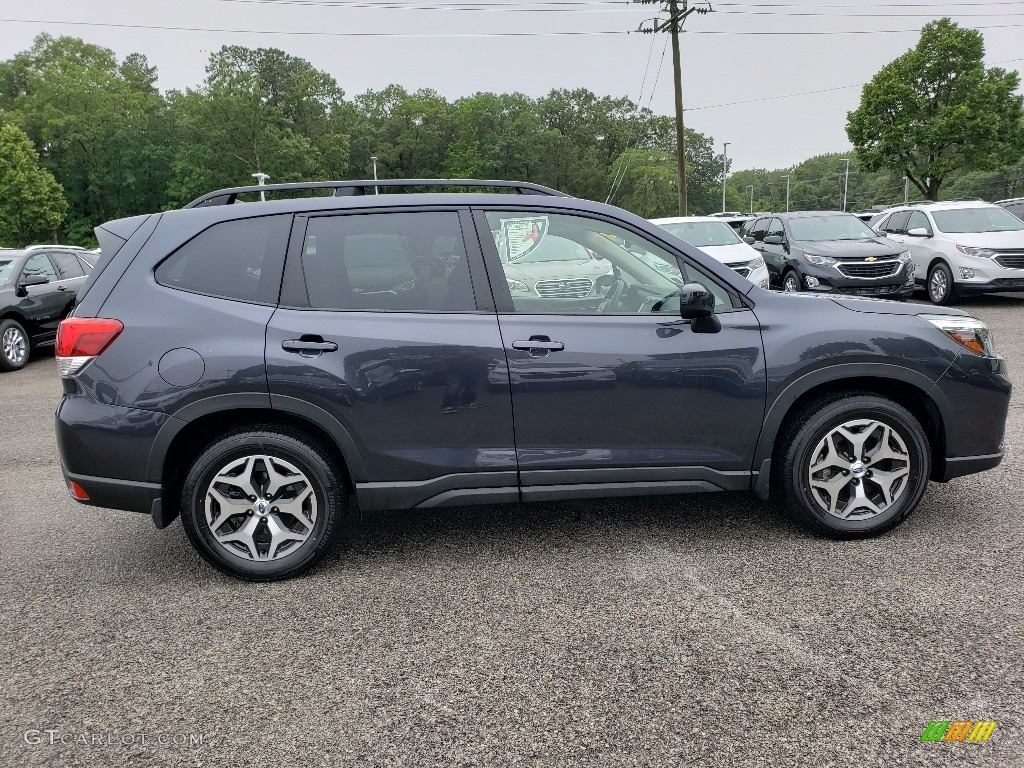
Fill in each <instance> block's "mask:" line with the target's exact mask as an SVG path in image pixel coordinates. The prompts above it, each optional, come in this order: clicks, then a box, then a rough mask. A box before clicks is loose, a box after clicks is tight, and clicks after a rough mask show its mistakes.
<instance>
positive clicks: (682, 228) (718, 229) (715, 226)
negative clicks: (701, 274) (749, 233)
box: [651, 216, 768, 290]
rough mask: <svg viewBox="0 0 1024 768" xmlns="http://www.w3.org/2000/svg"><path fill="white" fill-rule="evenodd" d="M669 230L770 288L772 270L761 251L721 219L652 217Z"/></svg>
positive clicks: (753, 280) (757, 282) (653, 222)
mask: <svg viewBox="0 0 1024 768" xmlns="http://www.w3.org/2000/svg"><path fill="white" fill-rule="evenodd" d="M651 223H652V224H657V225H658V226H659V227H661V228H662V229H664V230H665V231H666V232H668V233H670V234H673V235H675V236H676V237H678V238H679V239H680V240H682V241H684V242H687V243H689V244H690V245H692V246H694V247H695V248H700V249H701V250H702V251H704V253H706V254H707V255H708V256H711V257H712V258H715V259H718V260H719V261H720V262H722V263H723V264H725V265H726V266H727V267H729V269H731V270H733V271H734V272H736V273H737V274H738V275H741V276H742V277H745V278H747V279H748V280H749V281H750V282H752V283H753V284H754V285H757V286H760V287H761V288H764V289H765V290H767V289H768V269H767V268H766V267H765V265H764V259H763V258H761V254H759V253H758V252H757V251H755V250H754V249H753V248H751V247H750V245H749V244H748V243H747V242H746V241H744V240H742V239H741V238H740V236H739V235H738V234H736V231H735V230H734V229H733V228H732V227H731V226H729V224H728V223H727V222H725V221H723V220H722V219H721V218H716V217H713V216H676V217H673V218H667V219H651Z"/></svg>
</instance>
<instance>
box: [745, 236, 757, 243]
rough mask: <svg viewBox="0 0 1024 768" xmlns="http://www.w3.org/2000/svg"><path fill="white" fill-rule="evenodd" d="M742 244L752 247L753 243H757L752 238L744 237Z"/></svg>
mask: <svg viewBox="0 0 1024 768" xmlns="http://www.w3.org/2000/svg"><path fill="white" fill-rule="evenodd" d="M743 242H744V243H746V244H747V245H753V244H754V243H756V242H757V240H755V239H754V238H752V237H751V236H750V235H744V236H743Z"/></svg>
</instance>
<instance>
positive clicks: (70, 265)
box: [50, 251, 85, 280]
mask: <svg viewBox="0 0 1024 768" xmlns="http://www.w3.org/2000/svg"><path fill="white" fill-rule="evenodd" d="M50 258H51V259H52V260H53V262H54V263H55V264H56V265H57V274H59V275H60V279H61V280H70V279H71V278H73V277H83V276H84V275H85V270H83V269H82V265H81V264H80V263H79V261H78V257H77V256H75V254H73V253H68V252H67V251H58V252H55V253H51V254H50Z"/></svg>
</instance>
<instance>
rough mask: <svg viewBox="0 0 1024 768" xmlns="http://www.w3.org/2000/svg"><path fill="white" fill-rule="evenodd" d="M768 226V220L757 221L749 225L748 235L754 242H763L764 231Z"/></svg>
mask: <svg viewBox="0 0 1024 768" xmlns="http://www.w3.org/2000/svg"><path fill="white" fill-rule="evenodd" d="M767 225H768V219H758V220H757V221H755V222H754V223H753V224H751V225H750V232H749V233H748V234H749V235H750V236H751V237H752V238H754V240H756V241H757V242H759V243H763V242H764V234H765V229H766V228H767Z"/></svg>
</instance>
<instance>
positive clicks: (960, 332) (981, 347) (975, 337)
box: [919, 315, 996, 357]
mask: <svg viewBox="0 0 1024 768" xmlns="http://www.w3.org/2000/svg"><path fill="white" fill-rule="evenodd" d="M919 317H920V318H921V319H922V320H924V321H925V322H926V323H931V324H932V325H934V326H935V327H936V328H938V329H939V330H940V331H942V332H943V333H944V334H946V335H947V336H949V338H951V339H952V340H953V341H955V342H956V343H957V344H959V345H960V346H961V347H964V348H966V349H969V350H971V352H974V353H975V354H977V355H984V356H985V357H995V355H996V347H995V341H994V340H993V338H992V331H991V329H990V328H989V327H988V326H987V325H985V323H983V322H981V320H979V319H978V318H976V317H970V316H968V317H957V316H954V315H919Z"/></svg>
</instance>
